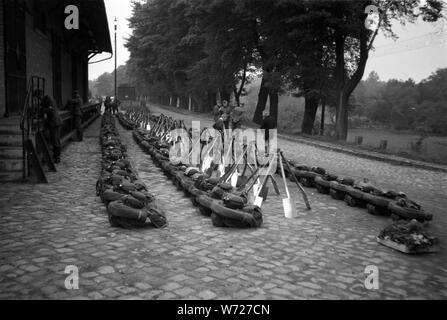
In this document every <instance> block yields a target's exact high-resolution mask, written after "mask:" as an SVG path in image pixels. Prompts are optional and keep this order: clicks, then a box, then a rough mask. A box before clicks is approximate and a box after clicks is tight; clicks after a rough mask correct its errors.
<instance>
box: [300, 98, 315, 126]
mask: <svg viewBox="0 0 447 320" xmlns="http://www.w3.org/2000/svg"><path fill="white" fill-rule="evenodd" d="M304 99H305V102H304V118H303V124H302V126H301V132H302V133H304V134H312V131H313V127H314V123H315V116H316V114H317V110H318V97H317V96H316V95H315V94H308V95H306V96H305V97H304Z"/></svg>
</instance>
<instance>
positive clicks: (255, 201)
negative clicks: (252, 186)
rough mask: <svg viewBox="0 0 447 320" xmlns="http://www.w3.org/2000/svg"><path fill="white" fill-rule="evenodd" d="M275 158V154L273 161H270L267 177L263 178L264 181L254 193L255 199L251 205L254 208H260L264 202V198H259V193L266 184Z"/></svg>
mask: <svg viewBox="0 0 447 320" xmlns="http://www.w3.org/2000/svg"><path fill="white" fill-rule="evenodd" d="M276 158H277V154H275V155H274V157H273V159H272V160H271V161H270V164H269V167H268V172H267V175H266V176H265V179H264V181H263V182H262V184H261V186H257V188H258V190H256V192H255V198H254V202H253V204H254V205H255V206H258V207H259V208H260V207H261V206H262V202H263V201H264V198H263V197H261V196H260V193H261V191H262V189H263V188H264V186H265V184H266V182H267V179H268V177H269V173H270V171H271V170H272V165H273V163H274V162H275V161H276Z"/></svg>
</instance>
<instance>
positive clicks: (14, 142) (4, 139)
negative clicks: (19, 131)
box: [0, 135, 22, 147]
mask: <svg viewBox="0 0 447 320" xmlns="http://www.w3.org/2000/svg"><path fill="white" fill-rule="evenodd" d="M14 146H15V147H21V146H22V136H21V135H0V147H14Z"/></svg>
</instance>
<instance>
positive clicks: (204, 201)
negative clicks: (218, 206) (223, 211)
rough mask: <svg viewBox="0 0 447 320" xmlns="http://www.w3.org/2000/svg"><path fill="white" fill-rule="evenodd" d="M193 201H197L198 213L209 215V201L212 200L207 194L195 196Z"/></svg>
mask: <svg viewBox="0 0 447 320" xmlns="http://www.w3.org/2000/svg"><path fill="white" fill-rule="evenodd" d="M195 201H196V202H197V206H198V208H199V210H200V213H201V214H202V215H204V216H207V217H209V216H210V215H211V213H212V211H211V203H212V202H213V198H211V197H209V196H208V195H200V196H198V197H196V199H195Z"/></svg>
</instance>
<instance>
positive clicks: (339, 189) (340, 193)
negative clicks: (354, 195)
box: [329, 181, 348, 200]
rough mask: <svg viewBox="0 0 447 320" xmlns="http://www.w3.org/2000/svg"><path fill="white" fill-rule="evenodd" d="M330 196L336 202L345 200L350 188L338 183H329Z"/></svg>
mask: <svg viewBox="0 0 447 320" xmlns="http://www.w3.org/2000/svg"><path fill="white" fill-rule="evenodd" d="M329 187H330V191H329V193H330V195H331V197H332V198H334V199H336V200H344V199H345V195H346V193H347V192H348V186H346V185H343V184H341V183H338V182H336V181H331V182H330V183H329Z"/></svg>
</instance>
